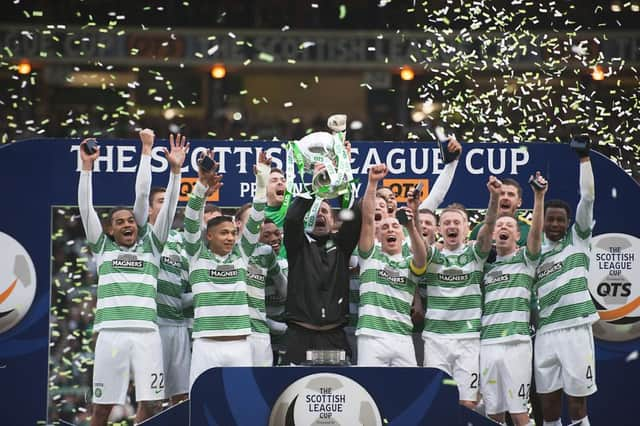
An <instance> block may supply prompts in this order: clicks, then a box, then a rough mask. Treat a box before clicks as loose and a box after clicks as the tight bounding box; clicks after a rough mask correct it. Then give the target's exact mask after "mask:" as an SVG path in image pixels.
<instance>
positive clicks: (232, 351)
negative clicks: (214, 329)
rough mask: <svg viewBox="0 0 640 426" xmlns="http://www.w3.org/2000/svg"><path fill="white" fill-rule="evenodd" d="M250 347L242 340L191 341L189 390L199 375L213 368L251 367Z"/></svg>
mask: <svg viewBox="0 0 640 426" xmlns="http://www.w3.org/2000/svg"><path fill="white" fill-rule="evenodd" d="M252 364H253V360H252V358H251V345H250V344H249V342H248V341H247V340H246V339H244V340H231V341H227V342H224V341H218V340H214V339H207V338H204V337H200V338H197V339H195V340H194V341H193V352H192V354H191V371H190V372H189V389H191V387H192V386H193V383H194V382H195V381H196V379H197V378H198V376H199V375H201V374H202V373H204V372H205V371H207V370H208V369H210V368H214V367H251V366H252Z"/></svg>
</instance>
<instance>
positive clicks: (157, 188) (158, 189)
mask: <svg viewBox="0 0 640 426" xmlns="http://www.w3.org/2000/svg"><path fill="white" fill-rule="evenodd" d="M159 192H167V188H165V187H164V186H154V187H153V188H151V191H149V205H152V204H153V197H155V195H156V194H157V193H159Z"/></svg>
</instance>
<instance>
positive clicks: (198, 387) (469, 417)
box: [144, 367, 495, 426]
mask: <svg viewBox="0 0 640 426" xmlns="http://www.w3.org/2000/svg"><path fill="white" fill-rule="evenodd" d="M189 422H190V423H189ZM144 424H145V425H148V426H165V425H166V426H169V425H183V424H184V425H188V424H190V425H192V426H204V425H209V426H232V425H238V426H245V425H246V426H258V425H265V426H267V425H268V426H272V425H273V426H293V425H295V426H305V425H309V426H310V425H319V426H324V425H336V426H337V425H341V426H356V425H366V426H370V425H371V426H374V425H385V426H386V425H390V426H394V425H395V426H411V425H416V426H418V425H452V426H455V425H461V426H462V425H465V426H466V425H467V424H473V425H475V426H483V425H494V424H495V423H493V422H492V421H490V420H489V419H486V418H484V417H483V416H481V415H479V414H477V413H475V412H473V411H471V410H468V409H466V408H464V407H462V406H460V405H459V404H458V390H457V387H456V385H455V383H453V381H452V380H451V379H450V378H449V377H448V376H447V375H446V374H445V373H443V372H442V371H440V370H437V369H430V368H368V367H271V368H267V367H263V368H214V369H210V370H208V371H206V372H205V373H204V374H202V375H201V376H200V377H199V378H198V379H197V380H196V382H195V383H194V385H193V387H192V389H191V399H190V401H189V402H185V403H183V404H180V405H178V406H176V407H173V408H171V409H169V410H167V411H165V412H163V413H161V414H159V415H158V416H155V417H154V418H152V419H150V420H149V421H147V422H145V423H144Z"/></svg>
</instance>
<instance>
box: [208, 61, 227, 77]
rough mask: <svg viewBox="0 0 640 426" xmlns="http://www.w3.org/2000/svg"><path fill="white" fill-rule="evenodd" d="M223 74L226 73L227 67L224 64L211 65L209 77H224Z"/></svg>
mask: <svg viewBox="0 0 640 426" xmlns="http://www.w3.org/2000/svg"><path fill="white" fill-rule="evenodd" d="M225 75H227V68H226V67H225V66H224V64H215V65H214V66H213V67H211V77H213V78H215V79H217V80H219V79H221V78H224V76H225Z"/></svg>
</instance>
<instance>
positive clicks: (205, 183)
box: [165, 150, 222, 260]
mask: <svg viewBox="0 0 640 426" xmlns="http://www.w3.org/2000/svg"><path fill="white" fill-rule="evenodd" d="M206 155H207V156H208V157H209V158H211V160H212V161H213V154H211V150H209V151H208V152H207V154H206ZM217 170H218V164H217V163H216V162H214V165H213V167H212V168H211V170H208V171H207V170H203V169H202V168H198V181H197V182H196V184H195V186H194V187H193V191H192V192H191V194H190V195H189V201H188V202H187V207H186V208H185V211H184V251H185V253H186V255H187V258H188V259H189V260H191V259H192V258H193V257H195V256H196V254H197V253H198V251H199V250H200V248H201V247H202V239H201V238H202V226H201V223H200V222H201V220H202V215H201V214H200V211H201V210H202V209H203V208H204V203H205V198H204V196H205V193H206V192H207V189H208V188H209V187H211V186H214V188H215V190H217V189H219V188H220V187H221V186H222V176H221V175H219V174H218V173H217ZM165 203H166V201H165Z"/></svg>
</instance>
